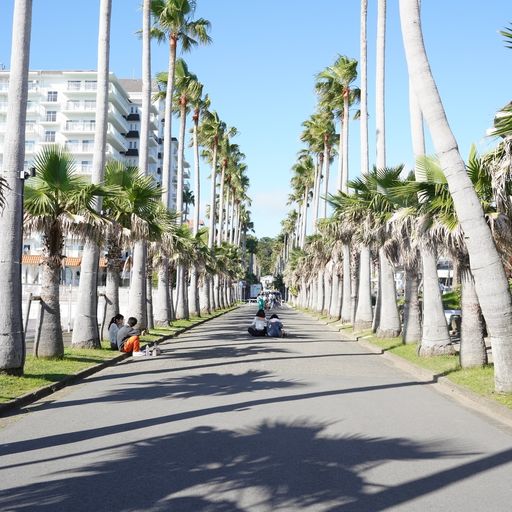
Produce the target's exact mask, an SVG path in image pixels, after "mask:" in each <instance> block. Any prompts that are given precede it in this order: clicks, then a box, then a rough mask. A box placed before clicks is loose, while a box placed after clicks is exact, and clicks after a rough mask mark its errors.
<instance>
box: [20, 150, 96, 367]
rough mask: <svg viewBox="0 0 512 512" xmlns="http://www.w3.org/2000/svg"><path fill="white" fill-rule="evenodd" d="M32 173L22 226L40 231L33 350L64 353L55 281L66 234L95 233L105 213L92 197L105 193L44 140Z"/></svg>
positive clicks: (55, 354)
mask: <svg viewBox="0 0 512 512" xmlns="http://www.w3.org/2000/svg"><path fill="white" fill-rule="evenodd" d="M35 167H36V177H35V178H34V179H33V180H31V183H30V184H27V185H26V187H25V212H26V213H25V227H26V228H27V230H28V231H29V232H32V233H35V232H37V233H41V235H42V241H43V258H42V264H41V267H42V270H41V272H42V278H41V281H42V285H41V314H40V318H39V328H38V340H36V345H35V348H36V355H38V356H40V357H62V356H63V354H64V343H63V340H62V326H61V322H60V303H59V281H60V273H61V268H62V258H63V256H62V253H63V249H64V240H65V236H66V235H73V236H75V237H81V238H85V237H89V238H90V239H91V240H92V239H94V238H96V240H97V239H98V237H99V233H100V231H101V230H100V228H101V225H102V224H103V219H102V218H101V216H100V214H98V212H97V211H96V208H95V206H96V199H97V198H98V197H101V196H103V195H104V194H105V189H104V188H103V187H102V186H101V185H97V184H92V183H91V184H90V183H88V182H87V181H85V180H84V179H83V178H80V177H78V176H77V175H76V173H75V170H74V162H73V161H72V159H71V156H70V155H69V154H67V153H66V152H65V151H64V150H62V149H61V148H58V147H56V146H48V147H46V148H44V149H43V150H42V151H41V152H40V153H39V154H38V155H37V156H36V158H35Z"/></svg>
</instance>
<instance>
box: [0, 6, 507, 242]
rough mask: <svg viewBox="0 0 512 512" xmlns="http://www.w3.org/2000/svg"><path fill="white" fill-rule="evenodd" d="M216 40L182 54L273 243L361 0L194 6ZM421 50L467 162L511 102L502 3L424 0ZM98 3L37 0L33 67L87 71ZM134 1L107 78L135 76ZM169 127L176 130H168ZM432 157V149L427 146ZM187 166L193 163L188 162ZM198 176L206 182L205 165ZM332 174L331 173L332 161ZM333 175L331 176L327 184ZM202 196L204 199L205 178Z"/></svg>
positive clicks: (400, 116) (390, 74) (3, 44)
mask: <svg viewBox="0 0 512 512" xmlns="http://www.w3.org/2000/svg"><path fill="white" fill-rule="evenodd" d="M1 3H2V5H1V11H0V63H3V64H4V65H6V66H7V67H9V59H10V37H11V31H10V30H11V27H10V25H11V20H12V5H13V0H2V2H1ZM197 3H198V8H197V11H196V15H197V16H198V17H204V18H206V19H208V20H210V21H211V23H212V31H211V36H212V38H213V44H212V45H210V46H208V47H199V48H197V49H195V50H193V52H192V53H189V54H186V55H185V56H184V58H185V59H186V60H187V63H188V65H189V68H190V70H191V71H192V72H194V73H195V74H196V75H198V78H199V79H200V80H201V81H202V82H203V83H204V84H205V91H206V92H207V93H208V94H209V95H210V98H211V100H212V108H213V109H215V110H217V111H218V112H219V115H220V116H221V118H222V119H223V120H224V121H226V123H227V124H228V125H230V126H235V127H236V128H237V129H238V130H239V131H240V135H239V136H238V137H237V138H236V141H235V142H237V143H238V144H239V145H240V147H241V150H242V151H243V152H244V153H245V154H246V156H247V158H246V162H247V164H248V174H249V177H250V180H251V189H250V195H251V197H252V198H253V205H252V207H251V211H252V214H253V220H254V222H255V227H256V235H257V236H260V237H261V236H274V235H276V234H277V233H278V232H279V230H280V221H281V219H282V218H283V217H284V216H285V215H286V212H287V211H288V209H289V206H287V205H286V202H287V198H288V193H289V179H290V176H291V172H290V168H291V166H292V165H293V164H294V162H295V160H296V154H297V152H298V151H299V150H300V149H301V148H302V145H301V143H300V140H299V135H300V132H301V130H302V128H301V123H302V122H303V121H304V120H305V119H307V118H308V117H309V116H310V115H311V114H312V113H313V112H314V110H315V104H316V97H315V94H314V77H315V74H316V73H318V72H319V71H321V70H322V69H323V68H324V67H326V66H328V65H330V64H331V63H333V62H334V60H335V58H336V56H337V54H344V55H347V56H349V57H353V58H356V59H359V9H360V6H359V0H316V1H315V2H312V1H311V0H198V2H197ZM422 4H423V7H422V9H423V29H424V36H425V43H426V46H427V51H428V54H429V58H430V61H431V66H432V69H433V72H434V76H435V78H436V81H437V84H438V87H439V90H440V93H441V97H442V99H443V102H444V105H445V109H446V111H447V115H448V119H449V121H450V124H451V126H452V130H453V131H454V133H455V136H456V138H457V140H458V142H459V147H460V149H461V153H462V155H463V156H465V155H467V154H468V151H469V147H470V145H471V144H472V143H476V144H477V147H478V149H479V150H481V151H485V150H486V149H489V148H491V147H492V146H493V145H494V144H495V141H494V140H490V139H488V138H486V137H485V130H486V129H487V128H488V127H489V126H490V125H491V124H492V119H493V115H494V113H495V111H496V110H497V109H499V107H501V106H503V105H504V104H506V103H507V102H508V101H510V100H511V99H512V50H508V49H506V48H505V47H504V45H503V42H502V37H501V36H500V34H499V30H501V29H502V28H503V27H505V26H507V25H509V23H510V22H512V13H511V12H510V3H509V1H507V0H490V1H487V2H482V1H481V0H451V1H449V2H440V1H438V0H437V1H433V0H424V1H423V2H422ZM98 5H99V0H98V1H95V0H73V1H72V2H69V0H34V12H33V31H32V51H31V69H95V68H96V40H97V17H98ZM139 5H140V0H113V15H112V45H111V70H112V71H113V72H114V73H115V74H116V75H117V76H118V77H120V78H138V77H140V68H141V57H140V41H139V40H138V39H137V37H136V36H135V35H134V33H135V31H136V30H137V29H138V28H139V27H140V18H141V12H140V8H139ZM375 27H376V0H369V9H368V53H369V55H368V59H369V62H368V80H369V84H368V87H369V91H368V93H369V96H368V101H369V116H370V118H369V138H370V162H371V163H373V161H374V153H375V149H374V148H375V145H374V139H375V126H374V94H373V91H374V88H375V82H374V75H375V73H374V68H375ZM153 50H154V51H153V63H152V69H153V72H157V71H162V70H165V69H166V62H167V55H166V48H165V46H158V45H156V44H155V45H154V47H153ZM386 58H387V64H386V65H387V68H386V143H387V163H388V165H396V164H399V163H405V164H406V165H411V162H412V156H411V143H410V136H409V118H408V99H407V74H406V66H405V58H404V53H403V47H402V41H401V34H400V23H399V18H398V2H397V1H388V25H387V49H386ZM175 126H176V125H175ZM350 138H351V139H350V164H349V165H350V176H351V177H354V176H356V175H358V173H359V149H358V142H359V127H358V122H357V121H354V122H352V123H351V125H350ZM430 151H432V150H430ZM189 160H191V157H189ZM202 172H203V174H204V175H207V174H208V173H209V172H208V169H207V167H206V165H203V166H202ZM332 172H333V173H334V174H335V172H336V163H334V165H333V168H332ZM334 182H335V178H333V179H332V184H333V185H334ZM204 185H205V186H204V187H203V190H204V191H206V190H207V189H208V188H207V183H206V181H205V183H204Z"/></svg>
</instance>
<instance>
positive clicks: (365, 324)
mask: <svg viewBox="0 0 512 512" xmlns="http://www.w3.org/2000/svg"><path fill="white" fill-rule="evenodd" d="M371 328H372V321H371V320H370V321H365V320H358V321H356V323H355V324H354V331H365V330H366V329H371Z"/></svg>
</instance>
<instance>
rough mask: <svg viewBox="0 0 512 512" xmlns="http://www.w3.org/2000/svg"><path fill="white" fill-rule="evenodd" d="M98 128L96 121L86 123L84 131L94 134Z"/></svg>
mask: <svg viewBox="0 0 512 512" xmlns="http://www.w3.org/2000/svg"><path fill="white" fill-rule="evenodd" d="M95 128H96V121H84V130H85V131H91V132H93V131H94V130H95Z"/></svg>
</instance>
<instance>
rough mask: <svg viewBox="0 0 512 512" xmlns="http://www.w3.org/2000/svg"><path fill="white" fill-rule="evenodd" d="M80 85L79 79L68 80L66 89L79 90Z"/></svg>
mask: <svg viewBox="0 0 512 512" xmlns="http://www.w3.org/2000/svg"><path fill="white" fill-rule="evenodd" d="M81 86H82V82H81V81H80V80H68V91H79V90H80V87H81Z"/></svg>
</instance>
